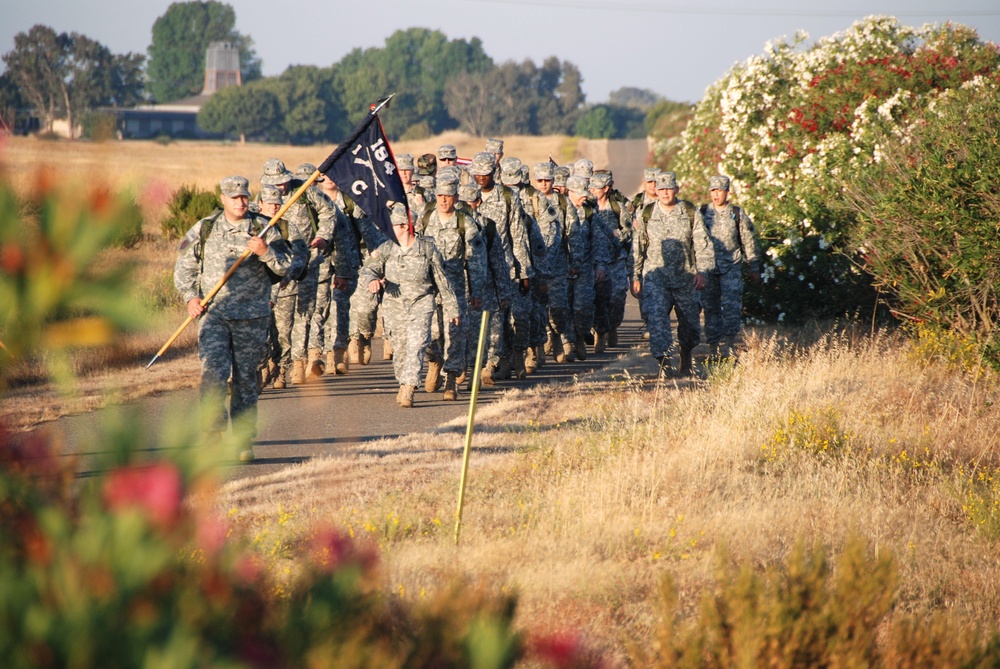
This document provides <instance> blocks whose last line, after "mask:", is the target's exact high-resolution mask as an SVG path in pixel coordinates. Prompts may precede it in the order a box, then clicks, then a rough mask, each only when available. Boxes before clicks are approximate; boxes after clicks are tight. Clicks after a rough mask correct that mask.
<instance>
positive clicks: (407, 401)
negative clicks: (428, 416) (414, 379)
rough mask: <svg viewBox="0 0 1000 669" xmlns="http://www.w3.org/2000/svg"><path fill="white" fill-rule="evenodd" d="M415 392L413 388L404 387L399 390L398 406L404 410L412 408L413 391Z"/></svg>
mask: <svg viewBox="0 0 1000 669" xmlns="http://www.w3.org/2000/svg"><path fill="white" fill-rule="evenodd" d="M414 390H416V388H414V387H413V386H407V385H404V386H402V387H401V388H400V396H399V406H401V407H403V408H404V409H409V408H410V407H412V406H413V391H414Z"/></svg>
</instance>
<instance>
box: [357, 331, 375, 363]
mask: <svg viewBox="0 0 1000 669" xmlns="http://www.w3.org/2000/svg"><path fill="white" fill-rule="evenodd" d="M358 348H359V349H360V351H361V364H362V365H367V364H368V363H369V362H371V361H372V340H371V337H365V336H364V335H362V336H360V337H358Z"/></svg>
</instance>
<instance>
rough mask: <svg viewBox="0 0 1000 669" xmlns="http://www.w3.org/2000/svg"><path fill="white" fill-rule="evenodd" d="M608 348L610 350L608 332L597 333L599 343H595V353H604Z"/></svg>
mask: <svg viewBox="0 0 1000 669" xmlns="http://www.w3.org/2000/svg"><path fill="white" fill-rule="evenodd" d="M606 350H608V335H607V333H605V334H599V335H597V343H596V344H594V353H604V352H605V351H606Z"/></svg>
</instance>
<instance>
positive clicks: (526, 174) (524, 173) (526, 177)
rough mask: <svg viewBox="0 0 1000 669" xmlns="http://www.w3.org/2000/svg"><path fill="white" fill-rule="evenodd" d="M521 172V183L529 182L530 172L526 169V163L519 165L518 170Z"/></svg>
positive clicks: (526, 183)
mask: <svg viewBox="0 0 1000 669" xmlns="http://www.w3.org/2000/svg"><path fill="white" fill-rule="evenodd" d="M519 171H520V173H521V183H522V184H524V185H525V186H526V185H528V184H530V183H531V172H529V171H528V166H527V165H521V169H520V170H519Z"/></svg>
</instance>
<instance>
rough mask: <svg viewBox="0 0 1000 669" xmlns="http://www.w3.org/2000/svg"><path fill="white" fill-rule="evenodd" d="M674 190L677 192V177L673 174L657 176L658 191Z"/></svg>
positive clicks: (664, 173) (666, 173)
mask: <svg viewBox="0 0 1000 669" xmlns="http://www.w3.org/2000/svg"><path fill="white" fill-rule="evenodd" d="M661 188H673V189H674V190H677V175H676V174H674V173H673V172H660V173H659V174H657V175H656V190H660V189H661Z"/></svg>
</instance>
